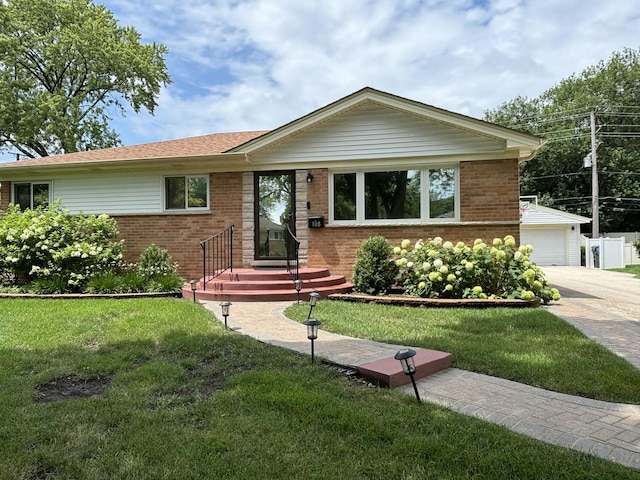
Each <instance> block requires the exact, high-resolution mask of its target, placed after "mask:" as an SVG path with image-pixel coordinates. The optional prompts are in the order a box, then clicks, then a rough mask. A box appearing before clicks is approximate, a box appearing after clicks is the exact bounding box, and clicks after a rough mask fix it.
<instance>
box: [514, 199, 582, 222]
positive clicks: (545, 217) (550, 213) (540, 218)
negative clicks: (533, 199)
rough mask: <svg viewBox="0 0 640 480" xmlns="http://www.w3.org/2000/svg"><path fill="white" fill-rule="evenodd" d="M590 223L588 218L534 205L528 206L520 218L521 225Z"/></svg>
mask: <svg viewBox="0 0 640 480" xmlns="http://www.w3.org/2000/svg"><path fill="white" fill-rule="evenodd" d="M590 222H591V219H590V218H587V217H583V216H581V215H574V214H573V213H569V212H564V211H562V210H557V209H555V208H549V207H543V206H542V205H536V204H534V203H531V204H530V207H529V208H528V209H526V210H525V211H524V213H523V214H522V218H521V223H522V225H566V224H576V223H590Z"/></svg>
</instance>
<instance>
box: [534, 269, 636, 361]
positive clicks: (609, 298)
mask: <svg viewBox="0 0 640 480" xmlns="http://www.w3.org/2000/svg"><path fill="white" fill-rule="evenodd" d="M541 268H542V270H543V272H544V273H545V278H546V279H547V280H549V281H551V283H552V286H555V287H556V288H557V289H558V290H559V291H560V294H561V295H562V299H560V301H559V302H551V304H550V305H549V307H547V308H549V310H550V311H551V312H552V313H554V314H556V315H558V316H559V317H562V318H564V319H565V320H567V321H568V322H570V323H571V324H573V325H574V326H576V327H577V328H579V329H580V330H581V331H582V332H583V333H584V334H585V335H587V336H588V337H590V338H592V339H594V340H596V341H597V342H599V343H601V344H603V345H604V346H606V347H607V348H609V349H610V350H612V351H613V352H615V353H616V354H618V355H620V356H621V357H624V358H626V359H627V360H628V361H629V362H630V363H631V364H633V365H635V366H636V367H637V368H640V279H638V278H634V277H633V276H632V275H629V274H626V273H619V272H610V271H606V270H599V269H589V268H584V267H541Z"/></svg>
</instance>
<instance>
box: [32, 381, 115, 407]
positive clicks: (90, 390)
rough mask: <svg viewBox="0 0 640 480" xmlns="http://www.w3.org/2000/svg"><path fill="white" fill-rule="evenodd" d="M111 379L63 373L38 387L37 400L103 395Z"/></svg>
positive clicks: (35, 396)
mask: <svg viewBox="0 0 640 480" xmlns="http://www.w3.org/2000/svg"><path fill="white" fill-rule="evenodd" d="M110 383H111V379H110V378H109V377H105V376H102V375H97V376H94V377H87V378H81V377H78V376H76V375H63V376H61V377H56V378H52V379H51V380H47V381H46V382H44V383H41V384H40V385H38V386H37V387H36V391H35V395H34V398H35V400H36V402H40V403H51V402H62V401H65V400H75V399H77V398H89V397H97V396H99V395H102V394H103V393H104V392H105V390H106V389H107V387H108V386H109V384H110Z"/></svg>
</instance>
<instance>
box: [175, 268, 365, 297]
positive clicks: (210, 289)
mask: <svg viewBox="0 0 640 480" xmlns="http://www.w3.org/2000/svg"><path fill="white" fill-rule="evenodd" d="M299 278H300V280H302V289H301V290H300V293H299V297H300V300H303V301H308V300H309V294H310V293H311V292H317V293H319V294H320V297H322V298H324V297H327V296H328V295H331V294H333V293H348V292H350V291H351V289H352V288H353V284H352V283H349V282H347V281H346V280H345V278H344V276H342V275H331V274H330V273H329V270H328V269H326V268H301V269H300V270H299ZM182 296H183V297H184V298H193V292H192V290H191V285H189V284H186V285H185V286H184V287H183V288H182ZM195 296H196V300H209V301H221V302H222V301H229V302H279V301H289V300H290V301H296V300H297V299H298V292H297V291H296V289H295V284H294V282H293V278H292V276H291V274H290V273H289V272H288V271H287V270H286V269H282V268H257V269H256V268H239V269H236V268H234V269H233V272H225V273H223V274H221V275H220V276H218V277H216V278H214V279H212V280H210V281H209V282H208V283H207V285H206V287H205V285H204V282H203V279H200V280H198V282H197V284H196V291H195Z"/></svg>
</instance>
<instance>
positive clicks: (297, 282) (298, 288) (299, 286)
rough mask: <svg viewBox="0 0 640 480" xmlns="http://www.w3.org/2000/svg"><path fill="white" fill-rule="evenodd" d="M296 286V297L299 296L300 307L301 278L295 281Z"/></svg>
mask: <svg viewBox="0 0 640 480" xmlns="http://www.w3.org/2000/svg"><path fill="white" fill-rule="evenodd" d="M293 283H294V285H295V286H296V295H297V296H298V305H300V290H302V280H300V279H299V278H298V279H297V280H294V281H293Z"/></svg>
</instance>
